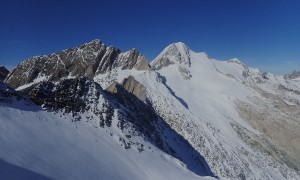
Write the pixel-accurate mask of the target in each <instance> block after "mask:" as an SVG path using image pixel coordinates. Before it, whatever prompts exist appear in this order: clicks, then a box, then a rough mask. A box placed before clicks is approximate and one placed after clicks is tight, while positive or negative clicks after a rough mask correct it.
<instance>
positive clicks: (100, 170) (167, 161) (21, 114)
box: [0, 101, 208, 180]
mask: <svg viewBox="0 0 300 180" xmlns="http://www.w3.org/2000/svg"><path fill="white" fill-rule="evenodd" d="M71 119H72V116H69V115H67V114H66V115H63V114H61V113H57V114H53V113H50V112H46V111H44V110H42V109H40V108H38V107H35V106H26V105H24V103H23V102H22V101H20V102H14V103H13V104H9V105H8V104H3V103H1V104H0V132H1V133H0V144H1V151H0V159H1V162H0V166H2V167H3V168H1V169H2V170H1V169H0V173H1V174H3V173H4V172H3V170H5V169H6V168H5V167H6V166H13V167H15V169H14V170H13V171H12V172H10V173H9V172H5V174H6V176H7V178H10V177H16V176H14V174H18V172H21V170H19V169H17V167H21V168H24V169H25V170H26V171H27V174H26V173H25V176H24V177H21V178H20V179H26V178H32V177H35V176H34V175H35V174H36V173H37V174H39V175H41V176H40V177H47V178H51V179H72V180H74V179H130V180H132V179H151V180H152V179H203V178H208V177H199V176H197V175H195V174H194V173H192V172H190V171H189V170H187V169H186V168H185V167H184V166H182V163H181V162H180V161H179V160H177V159H175V158H172V157H171V156H169V155H167V154H165V153H163V152H161V151H160V150H158V149H157V148H155V147H154V146H153V145H151V144H150V143H147V142H145V146H149V147H151V150H147V151H143V152H142V153H139V152H138V151H137V150H134V149H129V150H125V149H124V148H122V147H120V145H119V143H118V142H117V140H114V139H115V138H114V137H113V136H110V135H109V134H108V133H106V132H105V131H104V129H101V128H100V129H99V128H95V127H93V126H91V124H89V123H86V122H85V121H84V120H82V121H80V122H76V123H74V122H71ZM3 164H4V165H3ZM16 169H17V170H16ZM4 178H5V177H4ZM41 179H43V178H41Z"/></svg>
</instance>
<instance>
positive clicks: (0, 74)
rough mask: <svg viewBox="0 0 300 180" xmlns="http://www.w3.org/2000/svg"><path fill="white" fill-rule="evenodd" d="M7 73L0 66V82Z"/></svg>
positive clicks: (7, 71)
mask: <svg viewBox="0 0 300 180" xmlns="http://www.w3.org/2000/svg"><path fill="white" fill-rule="evenodd" d="M8 73H9V70H7V69H6V68H5V67H4V66H0V81H4V79H5V78H6V76H7V75H8Z"/></svg>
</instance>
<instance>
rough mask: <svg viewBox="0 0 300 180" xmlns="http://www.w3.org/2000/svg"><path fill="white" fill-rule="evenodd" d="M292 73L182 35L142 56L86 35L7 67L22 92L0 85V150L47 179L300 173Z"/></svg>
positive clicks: (299, 94) (297, 88)
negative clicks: (203, 48)
mask: <svg viewBox="0 0 300 180" xmlns="http://www.w3.org/2000/svg"><path fill="white" fill-rule="evenodd" d="M299 77H300V76H299V73H298V72H293V73H291V74H289V75H286V76H276V75H273V74H271V73H262V72H260V71H259V70H258V69H254V68H250V67H247V66H246V65H244V64H243V63H242V62H240V61H239V60H238V59H231V60H228V61H218V60H215V59H212V58H210V57H208V55H207V54H206V53H196V52H193V51H192V50H191V49H190V48H189V47H187V46H186V45H185V44H184V43H181V42H179V43H174V44H171V45H169V46H168V47H166V48H165V49H164V50H163V51H162V52H161V53H160V54H159V55H158V56H157V57H156V58H155V59H154V60H153V61H152V62H151V63H150V65H149V64H148V63H147V59H146V57H145V56H143V55H142V54H140V53H139V52H138V51H137V50H136V49H132V50H129V51H127V52H121V51H120V50H119V49H117V48H114V47H111V46H109V47H107V46H106V45H104V44H103V43H102V42H101V41H100V40H94V41H92V42H89V43H86V44H84V45H82V46H80V47H78V48H72V49H67V50H64V51H61V52H59V53H54V54H51V55H48V56H36V57H33V58H30V59H28V60H26V61H24V62H22V63H20V64H19V65H18V66H17V67H16V68H15V69H14V70H13V71H12V72H11V73H10V74H9V75H8V77H7V78H6V80H5V82H6V83H8V84H9V85H10V86H12V87H13V88H15V89H17V90H18V91H20V92H21V93H22V94H23V95H21V94H20V92H16V91H14V90H13V89H11V88H9V87H8V86H7V85H5V84H2V86H1V87H2V90H1V91H0V92H1V93H3V92H4V93H6V90H5V89H9V92H13V93H11V94H13V95H11V96H8V97H7V96H6V95H5V94H4V95H3V94H2V96H1V98H2V99H3V100H2V99H1V101H3V102H2V103H1V106H0V108H1V111H0V113H1V118H0V120H1V122H2V123H1V125H3V126H2V129H3V131H2V130H1V133H0V135H1V139H0V140H1V142H0V143H1V144H4V146H3V147H5V148H4V150H1V154H0V155H1V156H0V158H1V159H2V160H3V163H4V164H7V163H9V164H10V165H13V166H18V167H21V168H24V169H26V170H28V171H30V172H32V173H33V172H34V173H37V174H38V175H42V176H46V177H49V178H54V179H74V178H77V179H82V178H83V177H88V178H89V179H91V178H94V179H97V178H98V179H99V177H100V175H101V174H102V175H103V177H106V178H109V179H113V178H116V179H127V178H128V179H166V178H173V179H174V178H175V179H176V178H177V179H194V178H195V179H197V178H200V179H201V178H209V176H210V177H218V178H220V179H227V178H228V179H300V172H299V168H300V156H299V154H300V80H299ZM3 87H4V88H3ZM7 91H8V90H7ZM15 97H17V98H15ZM29 98H30V100H29ZM23 99H26V100H23ZM33 102H34V103H35V104H36V105H28V106H27V105H25V104H33ZM28 109H34V110H28ZM23 116H25V117H23ZM26 117H28V118H26ZM27 121H28V123H26V122H27ZM32 124H33V125H32ZM36 126H37V127H36ZM9 128H11V129H9ZM39 128H44V129H45V130H41V129H39ZM7 129H9V130H7ZM15 131H17V132H16V133H11V132H15ZM52 133H54V134H53V135H52ZM39 134H40V135H39ZM17 136H21V137H23V138H20V139H18V138H17ZM28 136H30V137H28ZM52 136H53V137H54V139H55V138H59V137H61V138H60V139H59V140H56V139H55V140H52V138H49V137H52ZM32 137H34V138H33V140H32ZM74 137H76V138H74ZM100 139H101V140H100ZM56 141H58V142H56ZM64 142H66V143H64ZM99 142H101V143H99ZM58 143H62V144H64V146H63V147H62V148H58V149H56V147H57V146H58ZM25 144H26V146H25ZM23 145H24V151H23V150H22V146H23ZM44 146H46V147H49V149H51V150H48V148H44ZM20 149H21V151H19V150H20ZM53 149H54V150H53ZM110 149H113V151H112V152H110ZM15 151H18V153H15V154H16V155H14V156H12V155H11V154H10V153H11V152H15ZM67 152H70V153H67ZM98 152H99V153H98ZM102 154H104V155H102ZM74 157H76V158H74ZM104 157H105V158H104ZM82 159H84V160H82ZM33 161H34V163H32V162H33ZM81 161H82V164H81V163H79V162H81ZM119 161H121V162H119ZM108 162H109V163H108ZM78 163H79V164H78ZM68 166H70V167H68ZM123 166H126V168H125V167H123ZM81 168H82V169H83V170H82V171H81V172H80V171H79V169H81ZM163 168H164V170H163V171H162V169H163ZM165 168H168V169H165ZM71 169H73V170H74V169H78V171H76V172H74V174H72V175H70V174H68V173H69V172H70V171H71ZM96 169H101V171H99V172H96ZM102 170H103V171H102ZM127 171H128V172H127ZM124 173H125V174H124ZM125 175H127V176H125ZM85 179H86V178H85Z"/></svg>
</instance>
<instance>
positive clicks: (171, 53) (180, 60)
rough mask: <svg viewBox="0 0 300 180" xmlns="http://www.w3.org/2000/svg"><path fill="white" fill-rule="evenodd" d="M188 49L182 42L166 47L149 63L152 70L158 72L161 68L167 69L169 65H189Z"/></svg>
mask: <svg viewBox="0 0 300 180" xmlns="http://www.w3.org/2000/svg"><path fill="white" fill-rule="evenodd" d="M189 54H190V49H189V48H188V47H187V46H186V45H185V44H184V43H182V42H178V43H173V44H171V45H170V46H168V47H166V48H165V49H164V50H163V51H162V52H161V53H160V54H159V55H158V56H157V57H156V58H155V59H154V60H153V62H151V67H152V69H156V70H159V69H161V68H162V67H167V66H169V65H171V64H174V63H176V64H181V65H187V66H190V65H191V59H190V55H189Z"/></svg>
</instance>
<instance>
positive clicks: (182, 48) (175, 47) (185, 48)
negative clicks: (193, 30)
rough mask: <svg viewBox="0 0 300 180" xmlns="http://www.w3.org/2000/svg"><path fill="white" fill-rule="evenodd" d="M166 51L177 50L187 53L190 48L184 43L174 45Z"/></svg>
mask: <svg viewBox="0 0 300 180" xmlns="http://www.w3.org/2000/svg"><path fill="white" fill-rule="evenodd" d="M165 49H167V50H176V51H179V52H182V53H185V52H186V51H190V48H189V47H188V46H187V45H186V44H185V43H183V42H176V43H172V44H170V45H169V46H167V47H166V48H165Z"/></svg>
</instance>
